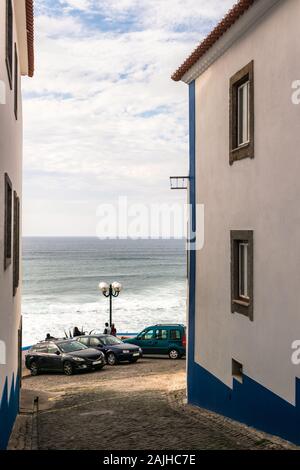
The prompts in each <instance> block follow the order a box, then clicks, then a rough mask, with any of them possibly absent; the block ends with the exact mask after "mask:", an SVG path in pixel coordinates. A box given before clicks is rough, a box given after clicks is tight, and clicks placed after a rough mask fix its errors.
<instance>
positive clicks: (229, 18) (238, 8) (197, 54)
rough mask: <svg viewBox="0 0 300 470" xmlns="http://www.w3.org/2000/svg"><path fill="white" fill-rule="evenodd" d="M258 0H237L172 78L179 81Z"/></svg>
mask: <svg viewBox="0 0 300 470" xmlns="http://www.w3.org/2000/svg"><path fill="white" fill-rule="evenodd" d="M258 1H259V0H239V2H238V3H236V4H235V5H234V6H233V7H232V8H231V9H230V10H229V12H228V13H227V14H226V16H225V17H224V18H223V19H222V20H221V21H220V22H219V23H218V24H217V26H216V27H215V28H214V29H213V30H212V31H211V32H210V33H209V35H208V36H207V37H206V38H205V39H204V40H203V41H202V42H201V43H200V44H199V45H198V46H197V47H196V49H195V50H194V51H193V52H192V53H191V54H190V56H189V57H188V58H187V59H186V60H185V61H184V62H183V64H182V65H181V66H180V67H179V68H178V69H177V70H176V72H175V73H174V74H173V75H172V77H171V78H172V80H174V81H175V82H179V81H180V80H181V79H182V77H183V76H184V75H185V74H186V73H187V72H188V70H189V69H190V68H191V67H192V66H193V65H195V64H196V62H198V60H199V59H200V58H201V57H203V56H204V55H205V54H206V52H208V51H209V49H210V48H211V47H212V46H213V45H214V44H215V43H216V42H217V41H218V40H219V39H220V38H221V37H222V36H223V35H224V34H225V33H226V32H227V31H228V30H229V29H230V28H231V27H232V26H233V25H234V24H235V23H236V22H237V21H238V20H239V18H240V17H241V16H243V15H244V13H246V11H247V10H248V9H249V8H250V7H251V6H252V5H253V4H254V3H256V2H258Z"/></svg>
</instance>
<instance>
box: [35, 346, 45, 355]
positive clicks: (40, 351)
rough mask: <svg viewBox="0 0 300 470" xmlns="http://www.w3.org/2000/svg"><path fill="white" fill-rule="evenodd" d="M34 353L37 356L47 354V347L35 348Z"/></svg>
mask: <svg viewBox="0 0 300 470" xmlns="http://www.w3.org/2000/svg"><path fill="white" fill-rule="evenodd" d="M36 352H37V353H38V354H47V353H48V346H37V348H36Z"/></svg>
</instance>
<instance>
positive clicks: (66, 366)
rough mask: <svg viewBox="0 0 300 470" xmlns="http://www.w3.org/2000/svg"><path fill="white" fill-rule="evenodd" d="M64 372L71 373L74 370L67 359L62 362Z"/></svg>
mask: <svg viewBox="0 0 300 470" xmlns="http://www.w3.org/2000/svg"><path fill="white" fill-rule="evenodd" d="M64 373H65V375H73V373H74V370H73V366H72V364H71V362H69V361H66V362H64Z"/></svg>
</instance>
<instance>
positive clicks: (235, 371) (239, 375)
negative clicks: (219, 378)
mask: <svg viewBox="0 0 300 470" xmlns="http://www.w3.org/2000/svg"><path fill="white" fill-rule="evenodd" d="M232 377H233V378H234V379H235V380H238V381H239V382H240V383H243V365H242V364H240V363H239V362H238V361H236V360H235V359H232Z"/></svg>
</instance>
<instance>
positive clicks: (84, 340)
mask: <svg viewBox="0 0 300 470" xmlns="http://www.w3.org/2000/svg"><path fill="white" fill-rule="evenodd" d="M78 341H79V343H81V344H84V346H88V345H89V338H80V339H79V340H78Z"/></svg>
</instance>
